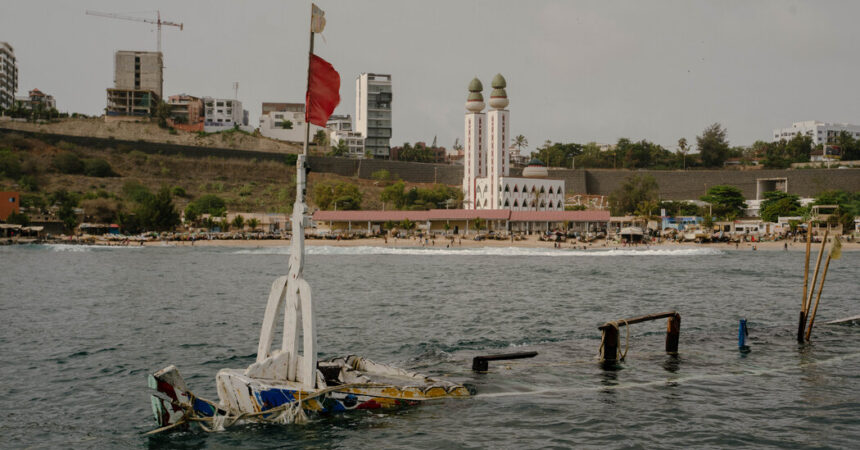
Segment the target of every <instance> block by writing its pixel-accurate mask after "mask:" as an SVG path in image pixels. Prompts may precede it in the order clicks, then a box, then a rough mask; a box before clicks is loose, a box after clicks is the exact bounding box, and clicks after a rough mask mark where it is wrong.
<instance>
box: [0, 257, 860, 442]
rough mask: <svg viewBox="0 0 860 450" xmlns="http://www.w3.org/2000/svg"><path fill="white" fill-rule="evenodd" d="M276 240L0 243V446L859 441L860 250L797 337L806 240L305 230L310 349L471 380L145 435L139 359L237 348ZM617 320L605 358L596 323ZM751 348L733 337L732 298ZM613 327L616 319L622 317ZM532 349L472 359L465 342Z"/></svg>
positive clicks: (255, 322) (273, 260) (244, 357)
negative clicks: (508, 243) (565, 242)
mask: <svg viewBox="0 0 860 450" xmlns="http://www.w3.org/2000/svg"><path fill="white" fill-rule="evenodd" d="M287 253H288V252H287V249H286V248H259V249H258V248H250V247H249V248H206V247H202V248H201V247H195V248H189V247H146V248H139V247H128V248H100V247H87V246H62V245H55V246H50V245H49V246H20V247H0V273H2V274H3V275H2V277H0V350H2V351H0V380H2V383H0V408H2V419H0V446H2V447H4V448H25V447H36V448H45V447H50V448H56V447H61V448H68V447H71V448H114V447H138V448H140V447H157V448H161V447H165V448H174V447H176V448H225V447H248V448H271V447H290V448H293V447H303V448H304V447H307V448H546V447H557V448H569V447H578V448H580V447H610V448H628V447H630V448H684V447H695V448H722V447H729V446H731V447H748V448H768V447H773V448H775V447H779V448H857V446H858V442H860V393H858V388H860V327H858V326H832V325H825V324H824V322H825V321H827V320H832V319H836V318H841V317H846V316H853V315H857V314H860V302H858V299H860V294H858V287H860V286H858V279H860V277H859V276H860V252H845V253H843V257H842V259H840V260H838V261H834V262H833V263H832V264H831V267H830V272H829V273H828V275H827V284H826V286H825V289H824V293H823V295H822V301H821V306H820V308H819V312H818V318H817V319H816V327H815V329H814V332H813V339H812V342H811V343H810V344H808V345H803V346H799V345H798V344H797V343H796V341H795V338H794V336H795V328H796V320H797V311H798V309H799V305H800V298H801V290H802V284H801V283H802V278H801V273H802V268H803V254H802V252H797V251H791V252H783V251H759V252H749V251H746V252H737V251H732V250H728V249H723V248H708V247H703V248H688V249H672V250H658V249H652V250H614V251H613V250H602V251H571V250H553V249H519V248H517V249H514V248H490V249H466V250H460V249H448V250H446V249H438V248H431V249H405V248H400V249H388V248H382V249H379V248H370V247H352V248H335V247H310V248H309V256H308V258H307V265H306V277H307V279H308V280H309V282H310V283H311V286H312V287H313V290H314V301H315V307H316V311H317V314H318V321H317V326H318V343H319V348H320V349H321V355H320V357H321V358H328V357H334V356H342V355H347V354H360V355H362V356H365V357H368V358H370V359H373V360H375V361H379V362H385V363H392V364H397V365H399V366H401V367H404V368H408V369H413V370H418V371H421V372H423V373H426V374H429V375H435V376H446V377H449V378H450V379H453V380H455V381H458V382H462V383H468V384H470V385H472V386H474V387H475V388H476V389H477V392H478V394H477V395H476V396H474V397H473V398H469V399H465V400H457V401H442V402H439V403H435V404H430V405H424V406H421V407H417V408H409V409H403V410H398V411H393V412H379V411H376V412H367V411H360V412H354V413H349V414H343V415H336V416H330V417H318V418H314V419H313V420H312V421H311V423H309V424H305V425H288V426H260V425H250V426H244V427H235V428H231V429H228V430H227V431H224V432H220V433H213V434H207V433H204V432H202V431H192V432H182V433H173V434H166V435H161V436H155V437H148V436H143V433H144V432H146V431H148V430H150V429H152V428H154V427H155V423H154V421H153V419H152V416H151V411H150V405H149V390H148V389H147V387H146V375H147V373H150V372H154V371H156V370H158V369H161V368H163V367H165V366H167V365H169V364H175V365H177V366H178V367H179V369H180V371H181V372H182V374H183V375H184V376H185V379H186V381H187V382H188V384H189V386H190V387H191V389H192V390H193V391H195V392H196V393H197V394H199V395H201V396H203V397H208V398H212V399H217V394H216V393H215V387H214V375H215V373H216V371H217V370H219V369H221V368H225V367H234V368H242V367H245V366H247V365H248V364H250V363H251V362H252V361H253V360H254V357H255V351H256V346H257V340H258V338H259V325H260V321H261V319H262V317H263V311H264V308H265V302H266V297H267V294H268V289H269V286H270V285H271V282H272V280H273V279H274V278H275V277H277V276H279V275H281V274H283V273H285V271H286V264H287V257H286V255H287ZM668 310H677V311H678V312H679V313H680V314H681V317H682V324H681V337H680V353H679V355H678V356H677V357H672V356H668V355H666V354H665V353H664V352H663V348H664V340H665V327H666V324H665V321H663V320H660V321H657V322H649V323H641V324H636V325H632V326H631V327H630V336H629V343H627V347H628V354H627V359H626V360H625V361H624V363H623V364H621V367H620V370H615V371H605V370H603V369H602V368H601V367H600V366H599V365H598V363H597V352H598V347H599V345H600V333H599V331H598V329H597V327H598V326H599V325H601V324H602V323H603V322H606V321H608V320H615V319H621V318H625V317H633V316H637V315H641V314H648V313H655V312H661V311H668ZM740 318H746V319H748V322H749V330H750V344H751V352H750V353H747V354H741V353H739V352H738V350H737V323H738V319H740ZM621 338H622V346H624V345H625V341H626V340H625V338H626V333H625V331H624V330H623V329H622V331H621ZM525 350H535V351H537V352H539V355H538V356H537V357H536V358H534V359H531V360H519V361H509V362H499V363H491V365H490V369H491V371H490V373H487V374H474V373H472V372H471V371H470V366H471V359H472V357H474V356H476V355H480V354H488V353H500V352H506V351H525Z"/></svg>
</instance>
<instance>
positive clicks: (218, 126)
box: [202, 97, 249, 133]
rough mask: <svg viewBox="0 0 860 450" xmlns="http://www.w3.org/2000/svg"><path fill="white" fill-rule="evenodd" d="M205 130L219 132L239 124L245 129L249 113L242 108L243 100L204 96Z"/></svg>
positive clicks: (246, 128)
mask: <svg viewBox="0 0 860 450" xmlns="http://www.w3.org/2000/svg"><path fill="white" fill-rule="evenodd" d="M202 100H203V131H205V132H207V133H217V132H219V131H226V130H230V129H232V128H234V127H235V126H236V125H238V126H239V127H240V128H242V129H244V130H245V131H249V130H248V126H247V125H248V124H247V123H246V122H245V119H246V117H247V113H246V112H245V111H244V110H243V109H242V102H240V101H239V100H235V99H229V98H212V97H203V99H202Z"/></svg>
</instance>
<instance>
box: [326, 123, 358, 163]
mask: <svg viewBox="0 0 860 450" xmlns="http://www.w3.org/2000/svg"><path fill="white" fill-rule="evenodd" d="M326 128H328V133H329V144H330V145H331V146H332V147H334V146H336V145H337V144H338V143H339V142H340V141H343V142H344V143H345V144H346V146H347V148H348V151H347V155H345V156H349V157H350V158H364V156H365V149H364V136H362V135H361V133H359V132H357V131H352V116H350V115H349V114H347V115H332V116H331V117H329V118H328V122H326Z"/></svg>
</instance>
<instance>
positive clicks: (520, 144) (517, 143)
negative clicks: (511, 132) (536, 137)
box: [513, 134, 529, 160]
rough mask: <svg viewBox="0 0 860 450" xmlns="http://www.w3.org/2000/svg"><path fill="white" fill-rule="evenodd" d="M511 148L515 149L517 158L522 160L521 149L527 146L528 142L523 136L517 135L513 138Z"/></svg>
mask: <svg viewBox="0 0 860 450" xmlns="http://www.w3.org/2000/svg"><path fill="white" fill-rule="evenodd" d="M513 146H514V147H516V148H517V156H518V157H519V159H520V160H522V159H523V149H524V148H527V147H528V146H529V140H528V139H526V137H525V136H523V135H521V134H519V135H517V136H516V137H515V138H514V143H513Z"/></svg>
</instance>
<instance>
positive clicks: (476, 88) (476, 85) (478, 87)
mask: <svg viewBox="0 0 860 450" xmlns="http://www.w3.org/2000/svg"><path fill="white" fill-rule="evenodd" d="M502 81H504V80H502ZM483 90H484V85H483V84H481V80H479V79H477V78H474V79H472V81H471V82H470V83H469V92H481V91H483Z"/></svg>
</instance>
